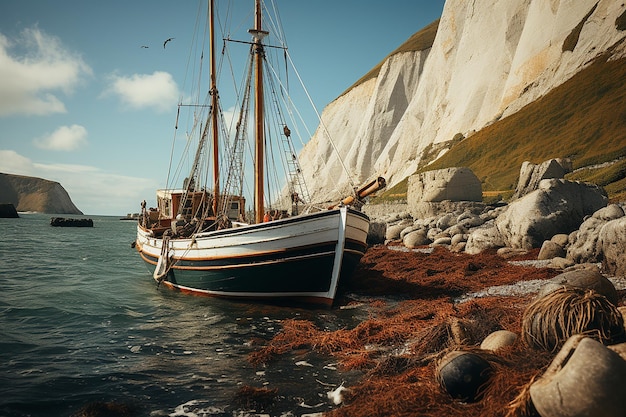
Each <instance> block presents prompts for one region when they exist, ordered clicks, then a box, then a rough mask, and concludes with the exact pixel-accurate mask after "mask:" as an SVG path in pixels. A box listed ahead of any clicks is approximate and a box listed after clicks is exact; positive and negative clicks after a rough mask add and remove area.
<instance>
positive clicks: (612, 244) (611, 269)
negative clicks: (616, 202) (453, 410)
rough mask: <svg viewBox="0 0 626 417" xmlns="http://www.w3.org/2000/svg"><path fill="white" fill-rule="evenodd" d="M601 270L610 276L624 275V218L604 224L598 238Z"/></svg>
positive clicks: (625, 254)
mask: <svg viewBox="0 0 626 417" xmlns="http://www.w3.org/2000/svg"><path fill="white" fill-rule="evenodd" d="M598 246H599V251H601V252H602V268H603V270H604V271H605V272H606V273H608V274H611V275H619V276H622V275H626V217H621V218H619V219H615V220H611V221H609V222H607V223H606V224H604V225H603V226H602V228H601V229H600V232H599V237H598Z"/></svg>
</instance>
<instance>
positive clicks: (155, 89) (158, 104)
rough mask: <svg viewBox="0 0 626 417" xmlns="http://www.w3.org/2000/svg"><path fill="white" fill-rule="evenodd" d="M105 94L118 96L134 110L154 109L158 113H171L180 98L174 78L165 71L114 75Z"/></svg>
mask: <svg viewBox="0 0 626 417" xmlns="http://www.w3.org/2000/svg"><path fill="white" fill-rule="evenodd" d="M105 94H114V95H116V96H118V97H119V99H120V100H121V101H122V102H123V103H124V104H125V105H127V106H129V107H131V108H133V109H144V108H152V109H154V110H156V111H170V110H171V109H172V108H174V106H175V105H176V102H177V100H178V96H179V92H178V86H177V85H176V82H175V81H174V78H173V77H172V75H171V74H170V73H168V72H164V71H155V72H153V73H152V74H134V75H131V76H129V77H124V76H118V75H113V76H111V85H110V86H109V88H108V89H107V91H105Z"/></svg>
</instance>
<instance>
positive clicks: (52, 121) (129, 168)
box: [0, 0, 444, 215]
mask: <svg viewBox="0 0 626 417" xmlns="http://www.w3.org/2000/svg"><path fill="white" fill-rule="evenodd" d="M267 1H269V0H266V2H267ZM275 1H276V2H277V5H278V7H279V8H280V16H281V19H282V24H283V27H284V31H285V33H286V39H287V44H288V46H289V51H290V55H291V58H292V60H293V61H294V63H295V65H296V67H297V69H298V71H299V73H300V75H301V77H302V78H303V80H304V82H305V84H306V87H307V89H308V91H309V93H310V95H311V98H312V100H313V101H314V103H315V105H316V107H317V109H318V110H319V112H320V113H321V111H322V110H323V108H324V107H325V106H326V105H327V104H329V103H330V102H332V101H333V100H334V99H335V98H337V97H338V96H339V95H340V94H341V93H342V92H343V91H344V90H346V89H347V88H348V87H349V86H351V85H352V84H353V83H354V82H355V81H356V80H358V79H359V78H360V77H361V76H363V75H364V74H365V73H367V72H368V71H369V70H370V69H371V68H372V67H374V66H375V65H376V64H377V63H378V62H380V61H381V60H382V59H383V58H384V57H385V56H386V55H387V54H388V53H390V52H391V51H393V50H394V49H395V48H397V47H398V46H399V45H400V44H402V43H403V42H404V41H405V40H406V39H408V38H409V37H410V36H411V35H412V34H413V33H415V32H417V31H418V30H420V29H421V28H423V27H424V26H426V25H427V24H429V23H430V22H432V21H433V20H435V19H437V18H438V17H440V16H441V12H442V10H443V4H444V0H388V1H385V2H381V1H374V0H315V1H305V0H275ZM218 2H222V0H218ZM251 3H252V1H251V0H235V2H234V4H235V8H236V9H242V8H243V7H246V8H247V7H249V5H250V4H251ZM220 7H222V6H220ZM198 8H199V4H198V1H192V0H184V1H183V0H177V1H174V0H169V1H165V0H126V1H120V0H110V1H87V0H59V1H50V0H28V1H24V0H4V1H2V3H1V4H0V172H3V173H9V174H19V175H28V176H34V177H41V178H45V179H49V180H53V181H58V182H60V183H61V185H63V187H64V188H65V189H66V190H67V191H68V193H69V194H70V197H71V198H72V200H73V202H74V203H75V204H76V205H77V206H78V208H79V209H80V210H82V211H83V212H84V213H85V214H92V215H97V214H106V215H124V214H126V213H130V212H137V211H139V204H140V201H141V200H143V199H145V200H147V201H148V204H149V205H151V204H152V202H153V201H154V195H155V190H156V189H157V188H161V187H163V186H164V185H165V181H166V176H167V172H166V167H167V164H168V162H169V149H170V146H171V141H172V137H173V131H174V124H175V117H176V105H177V103H178V101H179V99H180V97H181V96H184V94H185V93H188V92H186V91H184V87H183V85H184V77H185V73H186V68H185V67H186V63H187V61H188V56H189V43H190V39H191V35H192V30H193V25H194V23H195V16H196V14H197V11H198ZM244 14H245V13H244ZM245 29H247V27H246V28H245ZM170 37H173V38H175V39H173V40H172V41H171V42H169V43H168V44H167V47H166V48H163V42H164V41H165V40H166V39H168V38H170ZM142 46H148V48H143V47H142ZM308 123H310V124H309V129H310V130H311V132H313V131H315V128H316V127H317V123H316V121H315V120H313V119H312V120H311V121H310V122H308Z"/></svg>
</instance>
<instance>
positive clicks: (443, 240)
mask: <svg viewBox="0 0 626 417" xmlns="http://www.w3.org/2000/svg"><path fill="white" fill-rule="evenodd" d="M451 242H452V239H450V238H449V237H439V238H437V239H435V241H433V243H431V244H430V246H449V245H450V243H451Z"/></svg>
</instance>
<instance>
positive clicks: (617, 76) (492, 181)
mask: <svg viewBox="0 0 626 417" xmlns="http://www.w3.org/2000/svg"><path fill="white" fill-rule="evenodd" d="M625 79H626V59H619V60H615V61H607V60H606V58H603V57H602V58H599V59H596V60H595V61H594V62H593V63H591V64H590V65H589V66H588V67H587V68H586V69H584V70H583V71H581V72H579V73H578V74H576V75H575V76H574V77H572V78H571V79H570V80H568V81H567V82H565V83H564V84H562V85H561V86H559V87H557V88H555V89H554V90H552V91H551V92H549V93H548V94H547V95H545V96H544V97H542V98H540V99H539V100H536V101H535V102H533V103H530V104H529V105H527V106H526V107H524V108H523V109H521V110H520V111H519V112H517V113H515V114H513V115H511V116H509V117H507V118H505V119H501V120H499V121H497V122H495V123H494V124H492V125H490V126H488V127H485V128H484V129H482V130H480V131H479V132H477V133H475V134H474V135H472V136H471V137H469V138H467V139H465V140H463V141H461V142H459V143H458V144H456V145H454V146H453V147H452V149H451V150H450V151H449V152H447V153H446V154H445V155H443V156H442V157H441V158H439V160H437V161H435V162H433V163H432V164H430V165H428V166H427V167H425V168H422V169H421V170H420V171H428V170H433V169H441V168H447V167H454V166H459V167H460V166H467V167H470V168H471V169H472V170H473V171H474V173H475V174H476V175H477V176H478V177H479V178H480V179H481V181H482V183H483V190H484V191H486V192H490V191H491V192H493V191H500V190H509V191H510V190H513V189H514V188H515V185H516V184H517V178H518V175H519V169H520V166H521V164H522V162H524V161H530V162H533V163H540V162H543V161H545V160H547V159H550V158H557V157H569V158H571V159H572V161H573V165H574V169H577V168H584V167H588V166H592V165H595V164H601V163H604V162H611V161H615V160H618V159H620V158H625V157H626V106H624V103H626V83H624V80H625ZM420 171H418V172H420ZM568 178H571V179H576V180H581V181H589V182H594V183H597V184H599V185H602V186H604V187H605V189H606V190H607V192H608V193H609V196H610V197H611V198H612V200H617V199H619V200H625V199H626V161H624V160H620V161H618V162H617V163H614V164H612V165H609V166H606V167H603V168H598V169H581V170H579V171H577V172H575V173H573V174H569V175H568ZM403 194H404V197H406V180H405V181H403V182H402V183H401V184H398V185H397V186H395V187H393V188H392V189H390V190H388V191H387V192H386V193H385V194H383V196H381V197H382V198H383V199H384V198H385V196H387V198H389V197H390V196H395V197H402V196H403ZM507 194H508V193H507V192H504V193H503V195H507Z"/></svg>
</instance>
